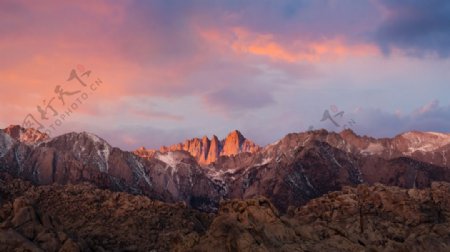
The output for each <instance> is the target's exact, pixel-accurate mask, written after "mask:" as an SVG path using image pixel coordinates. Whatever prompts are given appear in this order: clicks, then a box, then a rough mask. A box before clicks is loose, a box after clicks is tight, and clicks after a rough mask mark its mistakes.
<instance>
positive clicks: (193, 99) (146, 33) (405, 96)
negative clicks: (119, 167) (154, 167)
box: [0, 0, 450, 150]
mask: <svg viewBox="0 0 450 252" xmlns="http://www.w3.org/2000/svg"><path fill="white" fill-rule="evenodd" d="M0 34H1V35H0V56H1V57H0V86H1V92H0V99H1V101H2V103H1V104H2V106H1V107H0V127H1V128H4V127H7V126H8V125H10V124H20V125H21V124H23V122H24V120H25V118H27V116H29V115H32V116H33V117H34V119H36V121H38V122H39V123H41V124H42V126H43V127H44V128H45V129H46V130H49V128H50V125H53V127H54V128H55V129H54V130H51V135H52V136H56V135H59V134H62V133H65V132H70V131H77V132H80V131H88V132H93V133H95V134H97V135H99V136H101V137H103V138H104V139H106V140H108V141H109V142H110V143H111V144H112V145H114V146H119V147H122V148H124V149H127V150H132V149H135V148H137V147H139V146H146V147H151V148H155V147H159V146H161V145H167V144H173V143H177V142H180V141H183V140H184V139H187V138H192V137H202V136H203V135H207V136H211V135H213V134H216V135H217V136H219V137H220V138H222V137H225V136H226V134H227V133H228V132H229V131H231V130H233V129H239V130H240V131H241V132H242V133H243V134H244V135H245V136H246V137H248V138H250V139H252V140H254V141H255V142H256V143H258V144H261V145H265V144H268V143H270V142H272V141H275V140H277V139H279V138H281V137H282V136H284V135H286V134H287V133H289V132H299V131H305V130H307V129H308V128H310V127H312V128H314V129H318V128H327V129H329V130H334V131H341V130H342V129H343V128H344V127H349V128H352V129H353V130H354V131H355V132H356V133H358V134H368V135H371V136H376V137H384V136H394V135H396V134H399V133H401V132H404V131H408V130H423V131H441V132H450V1H447V0H426V1H419V0H410V1H407V0H396V1H394V0H392V1H388V0H358V1H353V0H314V1H312V0H310V1H306V0H277V1H275V0H273V1H267V0H258V1H257V0H254V1H238V0H230V1H215V0H212V1H206V0H205V1H194V0H193V1H186V0H179V1H175V0H160V1H156V0H154V1H153V0H151V1H129V0H123V1H101V0H97V1H56V0H55V1H47V0H43V1H25V0H23V1H22V0H0ZM72 70H75V72H76V73H77V76H78V77H79V78H80V80H82V81H83V82H84V83H85V84H87V86H86V87H85V86H83V85H82V84H81V83H80V82H78V81H77V80H76V79H72V80H70V81H68V79H69V76H70V73H71V71H72ZM88 71H91V72H90V74H89V75H88V74H85V75H83V76H81V75H82V74H83V73H86V72H88ZM95 80H97V81H98V80H101V85H99V86H98V88H96V89H95V90H92V84H91V83H94V81H95ZM57 86H59V87H60V90H61V88H62V89H63V90H64V92H65V93H64V95H63V99H64V102H65V105H63V103H62V100H61V99H59V98H58V92H56V90H55V89H56V87H57ZM83 93H86V95H87V97H86V95H84V96H83V97H81V94H83ZM52 99H53V100H52ZM76 99H80V100H81V103H80V102H77V101H76ZM49 101H51V102H52V103H51V105H52V106H53V109H54V111H53V110H51V109H50V108H47V111H46V112H47V114H46V118H47V119H43V118H42V117H41V116H42V115H41V113H40V112H39V110H38V108H37V107H38V106H40V107H41V109H43V108H46V106H45V104H48V102H49ZM44 102H45V104H44ZM73 103H77V106H76V107H77V108H76V109H73V111H72V113H69V115H68V116H66V118H64V120H62V121H61V119H62V118H61V115H63V114H64V113H65V112H67V110H68V109H69V108H70V106H71V105H72V104H73ZM325 110H328V111H329V113H330V116H331V118H332V119H333V120H335V122H336V123H337V124H338V125H339V126H336V125H335V124H333V122H331V121H330V120H329V119H327V120H324V121H321V119H322V117H323V114H324V111H325ZM55 111H56V113H55ZM339 112H344V113H343V114H342V113H341V114H339ZM335 115H336V116H335ZM29 118H30V117H28V119H29ZM56 120H60V121H59V122H58V124H59V126H56V125H54V124H55V122H56Z"/></svg>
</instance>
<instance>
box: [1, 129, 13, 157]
mask: <svg viewBox="0 0 450 252" xmlns="http://www.w3.org/2000/svg"><path fill="white" fill-rule="evenodd" d="M14 143H15V140H14V139H13V138H12V137H10V136H9V135H8V134H6V133H4V132H3V131H0V157H3V156H4V155H5V154H6V153H7V152H8V151H9V150H10V149H11V148H12V146H13V145H14Z"/></svg>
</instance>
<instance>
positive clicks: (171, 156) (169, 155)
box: [155, 152, 180, 168]
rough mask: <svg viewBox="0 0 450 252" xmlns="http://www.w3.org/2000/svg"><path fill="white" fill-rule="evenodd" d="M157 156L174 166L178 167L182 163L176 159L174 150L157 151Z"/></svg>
mask: <svg viewBox="0 0 450 252" xmlns="http://www.w3.org/2000/svg"><path fill="white" fill-rule="evenodd" d="M155 158H156V159H158V160H160V161H162V162H164V163H166V164H167V165H169V166H170V167H172V168H175V167H177V165H178V164H179V163H180V162H179V161H177V160H176V157H175V153H174V152H166V153H157V154H156V155H155Z"/></svg>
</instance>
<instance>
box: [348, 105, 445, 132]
mask: <svg viewBox="0 0 450 252" xmlns="http://www.w3.org/2000/svg"><path fill="white" fill-rule="evenodd" d="M353 116H354V118H355V120H356V122H357V124H356V126H355V127H354V128H353V129H354V130H355V131H356V132H357V133H359V134H365V135H369V136H374V137H393V136H395V135H397V134H400V133H402V132H406V131H412V130H418V131H436V132H447V133H448V132H450V106H441V105H439V102H438V101H432V102H430V103H429V104H426V105H424V106H422V107H420V108H418V109H416V110H415V111H414V112H412V113H411V114H408V115H402V114H396V113H389V112H385V111H382V110H380V109H365V110H361V111H359V112H358V113H355V114H353Z"/></svg>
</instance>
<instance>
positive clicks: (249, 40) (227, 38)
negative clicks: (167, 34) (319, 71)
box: [201, 27, 378, 63]
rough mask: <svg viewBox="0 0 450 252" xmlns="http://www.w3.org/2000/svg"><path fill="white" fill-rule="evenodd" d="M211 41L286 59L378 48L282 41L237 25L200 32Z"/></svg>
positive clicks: (242, 51) (330, 41) (313, 59)
mask: <svg viewBox="0 0 450 252" xmlns="http://www.w3.org/2000/svg"><path fill="white" fill-rule="evenodd" d="M230 34H231V35H230ZM201 35H202V36H203V38H204V39H205V40H207V41H209V42H210V43H214V44H218V45H221V46H223V45H225V44H226V46H228V47H229V48H231V50H233V51H234V52H236V53H239V54H249V55H256V56H263V57H267V58H270V59H272V60H278V61H285V62H291V63H294V62H300V61H306V62H318V61H320V60H327V59H337V58H342V57H348V56H365V55H375V54H377V53H378V49H377V47H376V46H374V45H369V44H348V43H346V41H345V39H344V38H340V37H338V38H333V39H322V40H319V41H310V40H302V38H298V39H297V40H294V41H292V42H290V43H283V41H279V39H278V38H277V37H275V36H273V35H272V34H259V33H256V32H252V31H249V30H247V29H245V28H241V27H237V28H232V29H230V31H229V32H219V31H215V30H206V31H203V32H201Z"/></svg>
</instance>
